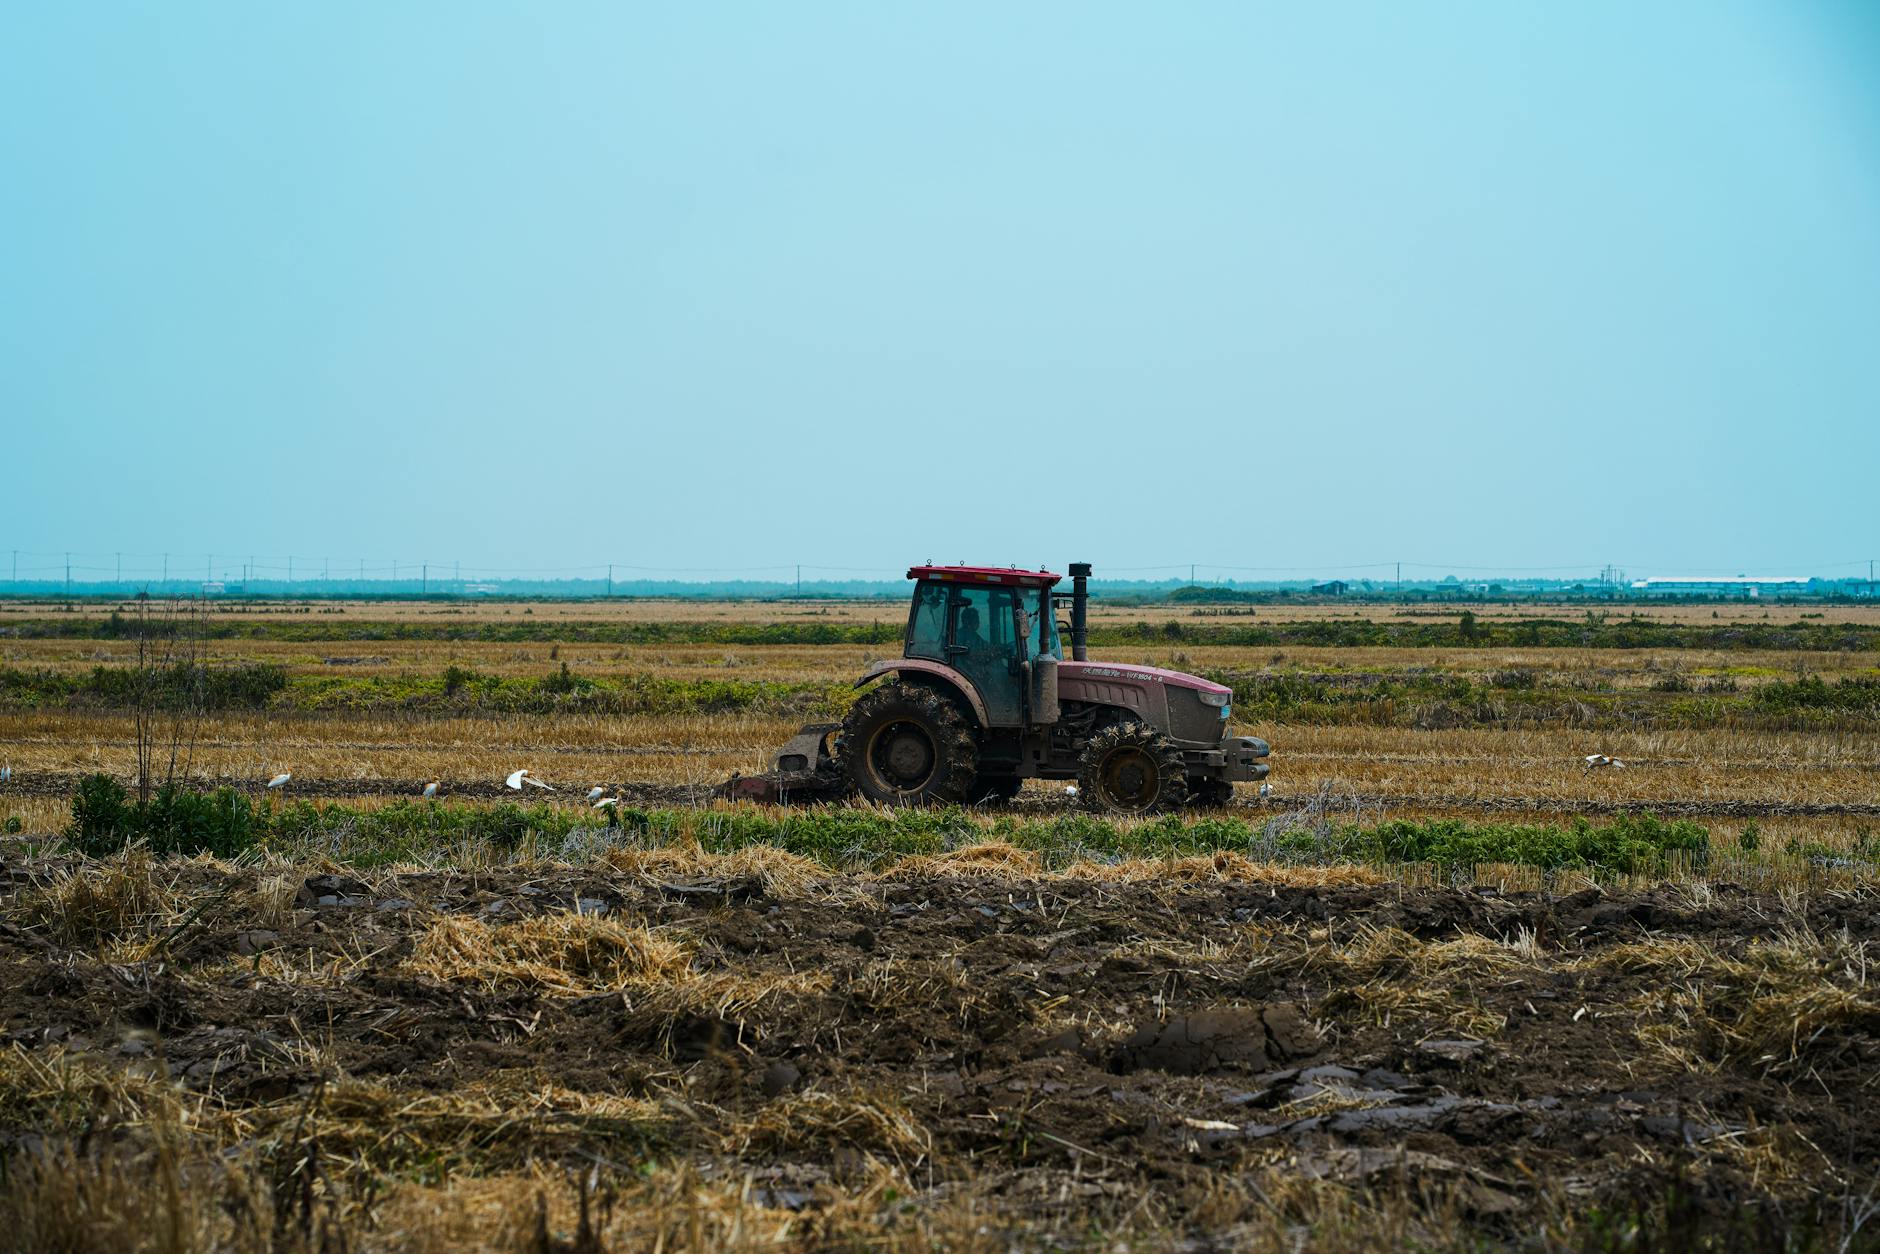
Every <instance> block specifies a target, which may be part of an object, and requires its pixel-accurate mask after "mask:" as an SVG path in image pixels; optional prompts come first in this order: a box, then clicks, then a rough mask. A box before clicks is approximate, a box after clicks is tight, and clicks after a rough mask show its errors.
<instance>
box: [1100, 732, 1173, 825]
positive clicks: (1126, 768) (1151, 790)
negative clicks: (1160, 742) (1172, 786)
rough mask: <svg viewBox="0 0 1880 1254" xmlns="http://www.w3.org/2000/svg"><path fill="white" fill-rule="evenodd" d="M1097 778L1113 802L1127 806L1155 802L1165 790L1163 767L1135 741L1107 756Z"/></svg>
mask: <svg viewBox="0 0 1880 1254" xmlns="http://www.w3.org/2000/svg"><path fill="white" fill-rule="evenodd" d="M1097 782H1098V783H1099V784H1100V785H1101V786H1102V788H1103V793H1104V796H1105V798H1106V799H1107V800H1108V801H1109V802H1110V803H1111V804H1112V805H1114V806H1116V807H1118V808H1119V809H1124V810H1142V809H1146V808H1148V807H1149V806H1151V805H1154V804H1155V799H1156V797H1157V796H1158V795H1159V794H1160V793H1161V791H1162V771H1161V768H1160V767H1159V766H1157V764H1156V760H1155V759H1154V758H1153V757H1151V756H1150V755H1149V754H1148V753H1146V752H1144V751H1143V750H1141V749H1138V748H1136V747H1135V746H1133V745H1131V746H1127V747H1124V748H1121V749H1118V750H1117V751H1116V752H1114V753H1112V754H1110V755H1109V756H1108V757H1107V758H1105V759H1103V766H1102V768H1101V769H1100V770H1099V771H1098V772H1097Z"/></svg>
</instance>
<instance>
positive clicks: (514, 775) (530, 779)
mask: <svg viewBox="0 0 1880 1254" xmlns="http://www.w3.org/2000/svg"><path fill="white" fill-rule="evenodd" d="M503 782H504V783H506V784H508V785H509V786H510V787H511V788H513V789H515V790H516V791H517V792H521V791H522V786H523V785H524V784H527V785H529V787H531V788H542V789H546V790H547V791H549V792H554V791H555V789H554V786H553V785H551V784H544V783H543V782H542V781H541V780H539V779H537V778H535V776H533V775H531V774H529V768H528V767H526V766H525V767H523V768H522V769H521V770H519V771H514V772H511V773H510V776H509V778H508V779H507V780H504V781H503Z"/></svg>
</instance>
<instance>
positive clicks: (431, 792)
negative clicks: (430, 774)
mask: <svg viewBox="0 0 1880 1254" xmlns="http://www.w3.org/2000/svg"><path fill="white" fill-rule="evenodd" d="M424 796H425V799H426V800H429V799H430V798H432V797H435V796H437V781H436V780H432V781H431V782H430V783H428V784H426V785H425V786H424Z"/></svg>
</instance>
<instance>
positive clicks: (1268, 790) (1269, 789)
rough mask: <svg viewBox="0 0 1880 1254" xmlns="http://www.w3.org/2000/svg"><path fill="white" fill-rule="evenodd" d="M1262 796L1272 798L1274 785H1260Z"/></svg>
mask: <svg viewBox="0 0 1880 1254" xmlns="http://www.w3.org/2000/svg"><path fill="white" fill-rule="evenodd" d="M1260 795H1261V796H1262V797H1270V796H1272V795H1273V785H1271V784H1261V785H1260Z"/></svg>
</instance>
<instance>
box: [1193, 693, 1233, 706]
mask: <svg viewBox="0 0 1880 1254" xmlns="http://www.w3.org/2000/svg"><path fill="white" fill-rule="evenodd" d="M1195 695H1196V696H1197V697H1200V698H1201V704H1203V705H1218V706H1220V707H1222V708H1223V709H1225V708H1226V707H1227V702H1228V700H1229V698H1230V697H1231V696H1232V694H1231V693H1226V692H1202V691H1200V690H1199V689H1197V690H1196V691H1195Z"/></svg>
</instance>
